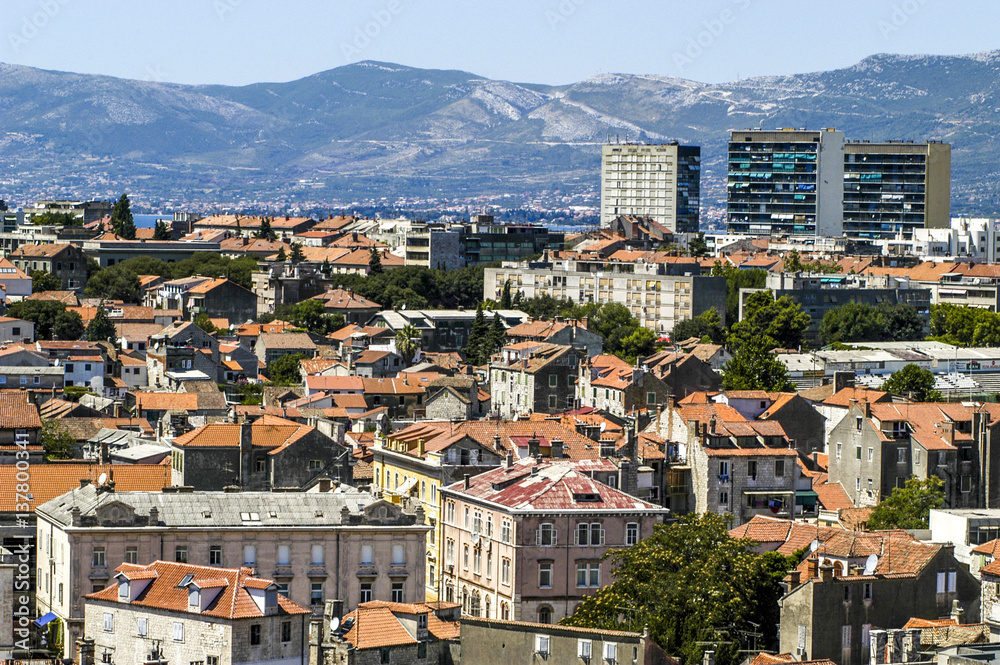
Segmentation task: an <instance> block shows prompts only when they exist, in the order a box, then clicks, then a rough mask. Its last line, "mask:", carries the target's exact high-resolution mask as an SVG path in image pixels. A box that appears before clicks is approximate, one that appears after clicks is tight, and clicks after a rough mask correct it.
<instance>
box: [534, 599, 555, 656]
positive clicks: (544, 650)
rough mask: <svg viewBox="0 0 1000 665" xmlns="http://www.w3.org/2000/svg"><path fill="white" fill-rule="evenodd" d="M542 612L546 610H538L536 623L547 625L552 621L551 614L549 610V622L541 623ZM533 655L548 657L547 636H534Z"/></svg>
mask: <svg viewBox="0 0 1000 665" xmlns="http://www.w3.org/2000/svg"><path fill="white" fill-rule="evenodd" d="M542 610H548V608H542V609H540V610H538V623H549V621H551V620H552V612H551V610H549V621H542V620H541V619H542ZM535 653H537V654H539V655H540V656H542V657H543V658H546V657H548V655H549V636H548V635H535Z"/></svg>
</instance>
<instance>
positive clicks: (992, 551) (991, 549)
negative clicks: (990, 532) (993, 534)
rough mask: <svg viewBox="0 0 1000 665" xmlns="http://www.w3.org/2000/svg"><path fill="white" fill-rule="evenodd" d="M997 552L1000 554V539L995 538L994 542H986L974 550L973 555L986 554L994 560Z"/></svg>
mask: <svg viewBox="0 0 1000 665" xmlns="http://www.w3.org/2000/svg"><path fill="white" fill-rule="evenodd" d="M997 552H1000V538H994V539H993V540H991V541H989V542H985V543H983V544H982V545H980V546H979V547H977V548H975V549H974V550H972V553H973V554H985V555H987V556H991V557H993V558H994V559H995V558H996V557H997Z"/></svg>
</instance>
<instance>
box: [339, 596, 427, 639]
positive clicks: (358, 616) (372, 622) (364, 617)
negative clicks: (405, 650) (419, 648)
mask: <svg viewBox="0 0 1000 665" xmlns="http://www.w3.org/2000/svg"><path fill="white" fill-rule="evenodd" d="M344 618H345V619H348V618H350V619H353V620H354V625H353V626H351V629H350V630H349V631H347V633H345V634H344V639H345V640H346V641H347V642H350V643H351V644H352V645H353V646H354V648H355V649H377V648H381V647H390V646H399V645H402V644H416V643H417V639H416V638H415V637H413V636H412V635H410V633H409V631H407V630H406V628H404V627H403V624H402V623H400V621H399V619H397V618H396V615H394V614H393V613H392V610H390V609H389V608H388V607H380V606H375V607H358V609H356V610H354V611H353V612H350V613H348V614H347V615H346V616H345V617H344Z"/></svg>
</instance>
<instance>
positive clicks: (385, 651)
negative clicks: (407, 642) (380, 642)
mask: <svg viewBox="0 0 1000 665" xmlns="http://www.w3.org/2000/svg"><path fill="white" fill-rule="evenodd" d="M391 653H392V649H390V648H389V647H382V653H381V657H380V659H379V662H382V663H388V662H389V655H390V654H391Z"/></svg>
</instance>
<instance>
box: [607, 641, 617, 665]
mask: <svg viewBox="0 0 1000 665" xmlns="http://www.w3.org/2000/svg"><path fill="white" fill-rule="evenodd" d="M604 660H606V661H607V662H609V663H614V662H616V661H617V660H618V645H617V644H614V643H613V642H605V643H604Z"/></svg>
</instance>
